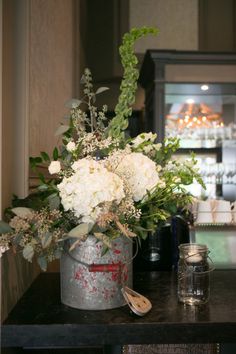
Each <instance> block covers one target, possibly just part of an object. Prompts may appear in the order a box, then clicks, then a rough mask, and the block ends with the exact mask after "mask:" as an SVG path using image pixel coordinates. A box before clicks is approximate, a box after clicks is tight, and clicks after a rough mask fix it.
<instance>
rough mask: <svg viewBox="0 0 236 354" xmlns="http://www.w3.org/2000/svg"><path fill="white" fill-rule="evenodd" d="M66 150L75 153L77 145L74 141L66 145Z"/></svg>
mask: <svg viewBox="0 0 236 354" xmlns="http://www.w3.org/2000/svg"><path fill="white" fill-rule="evenodd" d="M66 150H67V151H69V152H72V151H75V150H76V144H75V142H74V141H69V143H68V144H67V145H66Z"/></svg>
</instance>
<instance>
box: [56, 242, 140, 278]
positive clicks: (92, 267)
mask: <svg viewBox="0 0 236 354" xmlns="http://www.w3.org/2000/svg"><path fill="white" fill-rule="evenodd" d="M135 241H136V250H135V254H134V255H133V257H132V258H131V259H130V260H128V261H126V262H124V263H121V262H119V263H112V264H110V263H99V264H96V263H92V264H88V263H85V262H83V261H81V260H78V259H77V258H75V257H73V256H72V254H71V253H70V252H69V251H68V250H67V249H66V248H65V247H63V250H64V252H65V253H66V254H67V255H68V256H69V257H70V258H71V259H73V261H75V262H77V263H80V264H82V265H83V266H85V267H86V268H87V269H88V271H89V272H112V273H113V272H119V271H120V268H121V267H124V266H125V265H127V264H130V263H131V262H132V261H133V259H134V258H135V257H136V256H137V254H138V245H137V240H136V239H135Z"/></svg>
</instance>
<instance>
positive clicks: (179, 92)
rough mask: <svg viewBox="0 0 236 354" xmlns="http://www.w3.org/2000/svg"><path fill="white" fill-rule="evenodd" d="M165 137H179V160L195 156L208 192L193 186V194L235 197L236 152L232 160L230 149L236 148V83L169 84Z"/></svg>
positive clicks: (166, 92) (166, 89) (191, 188)
mask: <svg viewBox="0 0 236 354" xmlns="http://www.w3.org/2000/svg"><path fill="white" fill-rule="evenodd" d="M165 136H166V137H168V136H172V137H173V136H177V137H179V138H180V151H179V154H178V159H180V158H182V159H183V158H187V156H188V154H189V151H194V152H195V153H196V158H197V160H198V165H199V168H200V170H201V174H202V177H203V179H204V182H205V184H206V190H205V191H204V190H203V189H202V188H201V187H200V186H190V188H189V189H190V191H191V192H192V193H193V194H195V195H196V196H197V197H200V196H201V197H203V198H205V197H210V198H215V197H217V196H221V195H222V193H223V189H224V191H227V194H232V195H233V194H234V193H233V189H232V188H234V189H236V160H235V159H236V150H235V154H233V153H232V152H231V156H230V159H229V158H227V156H228V154H227V149H228V150H229V147H231V150H232V149H235V141H236V84H233V83H230V84H227V83H210V84H204V83H166V84H165ZM225 147H227V149H226V148H225ZM233 147H234V148H233ZM223 185H224V186H225V185H230V186H227V187H224V188H223ZM232 186H233V187H232Z"/></svg>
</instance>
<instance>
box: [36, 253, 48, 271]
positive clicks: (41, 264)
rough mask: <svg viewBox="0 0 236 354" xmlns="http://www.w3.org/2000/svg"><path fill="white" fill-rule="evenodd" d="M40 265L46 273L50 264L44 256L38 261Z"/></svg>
mask: <svg viewBox="0 0 236 354" xmlns="http://www.w3.org/2000/svg"><path fill="white" fill-rule="evenodd" d="M37 262H38V265H39V266H40V268H41V269H42V270H43V271H44V272H45V271H46V270H47V266H48V262H47V259H46V257H44V256H40V257H38V259H37Z"/></svg>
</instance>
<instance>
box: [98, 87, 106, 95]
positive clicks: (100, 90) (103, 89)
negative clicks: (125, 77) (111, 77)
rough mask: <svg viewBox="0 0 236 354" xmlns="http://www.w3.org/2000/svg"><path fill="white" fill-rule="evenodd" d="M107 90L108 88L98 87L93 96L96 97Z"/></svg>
mask: <svg viewBox="0 0 236 354" xmlns="http://www.w3.org/2000/svg"><path fill="white" fill-rule="evenodd" d="M107 90H109V87H99V88H98V89H97V91H96V92H95V95H98V94H99V93H102V92H104V91H107Z"/></svg>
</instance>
